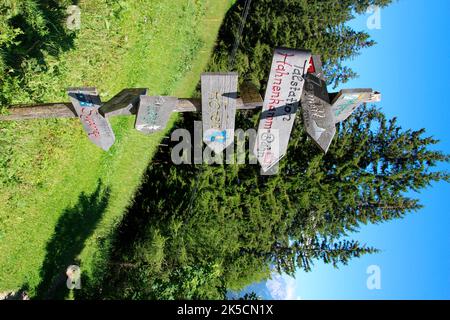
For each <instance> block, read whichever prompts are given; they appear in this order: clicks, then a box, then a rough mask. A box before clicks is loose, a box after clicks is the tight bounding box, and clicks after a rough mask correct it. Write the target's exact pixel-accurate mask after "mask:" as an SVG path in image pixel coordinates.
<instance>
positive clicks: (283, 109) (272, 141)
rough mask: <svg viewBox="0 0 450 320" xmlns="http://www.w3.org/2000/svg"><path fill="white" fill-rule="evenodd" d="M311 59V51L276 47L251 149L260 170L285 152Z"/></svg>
mask: <svg viewBox="0 0 450 320" xmlns="http://www.w3.org/2000/svg"><path fill="white" fill-rule="evenodd" d="M310 60H311V52H310V51H305V50H294V49H287V48H277V49H275V52H274V55H273V59H272V66H271V70H270V75H269V81H268V82H267V89H266V94H265V97H264V103H263V109H262V113H261V118H260V122H259V126H258V134H257V140H256V144H255V149H254V153H255V155H256V157H257V159H258V161H259V163H260V164H261V168H262V170H263V171H268V170H269V169H270V168H271V167H273V166H274V165H275V164H277V163H278V162H279V161H280V159H281V158H282V157H284V156H285V154H286V152H287V147H288V143H289V137H290V135H291V131H292V126H293V124H294V120H295V114H296V112H297V109H298V105H299V101H300V98H301V96H302V93H303V85H304V79H303V76H304V75H305V74H306V72H307V70H308V69H309V64H310Z"/></svg>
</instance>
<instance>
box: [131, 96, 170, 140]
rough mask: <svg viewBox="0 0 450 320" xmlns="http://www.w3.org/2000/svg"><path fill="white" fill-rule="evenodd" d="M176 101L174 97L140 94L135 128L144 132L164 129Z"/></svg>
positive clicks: (148, 132)
mask: <svg viewBox="0 0 450 320" xmlns="http://www.w3.org/2000/svg"><path fill="white" fill-rule="evenodd" d="M177 102H178V98H176V97H149V96H145V95H143V96H140V103H139V109H138V113H137V116H136V123H135V128H136V130H138V131H141V132H143V133H145V134H150V133H153V132H157V131H161V130H164V128H165V127H166V125H167V122H168V121H169V118H170V114H171V113H172V111H174V110H175V108H176V105H177Z"/></svg>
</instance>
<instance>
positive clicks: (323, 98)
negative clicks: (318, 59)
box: [301, 74, 336, 153]
mask: <svg viewBox="0 0 450 320" xmlns="http://www.w3.org/2000/svg"><path fill="white" fill-rule="evenodd" d="M301 105H302V114H303V122H304V124H305V128H306V132H307V133H308V135H309V136H310V137H311V139H312V140H313V141H314V142H315V143H316V144H317V145H318V146H319V147H320V148H321V149H322V150H323V152H325V153H327V151H328V148H329V147H330V144H331V141H332V140H333V137H334V135H335V134H336V127H335V120H334V116H333V113H332V111H331V105H330V98H329V96H328V91H327V84H326V83H325V81H324V80H322V79H319V78H318V77H316V76H315V75H313V74H307V75H306V76H305V89H304V93H303V96H302V99H301Z"/></svg>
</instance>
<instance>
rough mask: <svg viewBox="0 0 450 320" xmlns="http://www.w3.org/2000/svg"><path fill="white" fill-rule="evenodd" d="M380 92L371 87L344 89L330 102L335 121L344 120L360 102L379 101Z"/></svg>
mask: <svg viewBox="0 0 450 320" xmlns="http://www.w3.org/2000/svg"><path fill="white" fill-rule="evenodd" d="M379 101H381V94H380V93H379V92H377V91H373V90H372V89H344V90H341V91H340V92H339V93H338V94H337V95H336V97H334V99H333V102H332V112H333V115H334V117H335V121H336V123H339V122H342V121H344V120H346V119H347V118H348V117H349V116H350V115H351V114H352V113H353V112H354V111H355V110H356V109H357V108H358V107H359V106H360V105H361V104H362V103H366V102H379Z"/></svg>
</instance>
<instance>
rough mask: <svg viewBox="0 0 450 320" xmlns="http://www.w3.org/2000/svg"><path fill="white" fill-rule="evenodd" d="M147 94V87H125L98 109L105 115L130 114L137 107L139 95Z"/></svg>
mask: <svg viewBox="0 0 450 320" xmlns="http://www.w3.org/2000/svg"><path fill="white" fill-rule="evenodd" d="M146 94H147V89H145V88H135V89H123V90H122V91H120V92H119V93H118V94H116V95H115V96H114V97H112V98H111V100H109V101H108V102H106V103H104V104H103V105H102V106H101V107H100V108H99V110H98V111H99V112H100V114H101V115H103V116H105V117H110V116H118V115H129V114H131V113H132V109H133V108H137V106H138V104H139V97H140V96H141V95H144V96H145V95H146Z"/></svg>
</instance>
